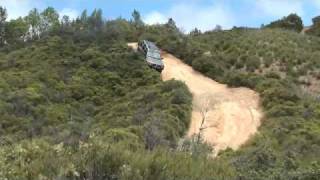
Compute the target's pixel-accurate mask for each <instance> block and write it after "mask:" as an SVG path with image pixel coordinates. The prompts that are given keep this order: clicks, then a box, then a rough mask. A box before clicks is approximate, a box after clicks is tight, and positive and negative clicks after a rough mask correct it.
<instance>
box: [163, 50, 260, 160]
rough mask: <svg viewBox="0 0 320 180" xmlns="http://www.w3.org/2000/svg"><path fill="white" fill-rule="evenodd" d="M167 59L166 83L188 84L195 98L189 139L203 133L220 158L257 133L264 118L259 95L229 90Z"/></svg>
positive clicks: (173, 58) (242, 90)
mask: <svg viewBox="0 0 320 180" xmlns="http://www.w3.org/2000/svg"><path fill="white" fill-rule="evenodd" d="M163 57H164V59H163V61H164V64H165V67H166V68H165V70H164V71H163V72H162V79H163V80H165V81H166V80H171V79H175V80H180V81H182V82H184V83H185V84H186V85H187V86H188V88H189V90H190V92H191V93H192V95H193V111H192V117H191V123H190V127H189V130H188V133H187V136H189V137H192V136H194V135H198V134H199V133H201V135H202V137H203V140H204V141H206V142H207V143H209V144H211V145H212V146H213V148H214V155H217V154H218V153H219V152H220V151H223V150H225V149H227V148H232V149H234V150H237V149H238V148H239V147H240V146H241V145H242V144H244V143H246V141H248V140H249V139H250V138H251V137H252V136H253V135H254V134H255V133H257V129H258V127H259V126H260V123H261V122H260V121H261V119H262V116H263V115H262V112H261V109H260V107H259V95H258V94H257V93H255V92H254V91H252V90H250V89H248V88H229V87H227V86H226V85H225V84H221V83H218V82H216V81H213V80H212V79H210V78H208V77H205V76H203V75H202V74H200V73H199V72H197V71H194V70H193V69H192V68H191V67H190V66H188V65H186V64H184V63H183V62H182V61H181V60H179V59H177V58H176V57H174V56H172V55H170V54H164V56H163ZM206 109H207V110H206ZM202 120H204V122H203V124H202ZM200 131H201V132H200Z"/></svg>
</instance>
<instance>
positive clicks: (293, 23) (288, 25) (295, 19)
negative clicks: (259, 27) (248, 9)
mask: <svg viewBox="0 0 320 180" xmlns="http://www.w3.org/2000/svg"><path fill="white" fill-rule="evenodd" d="M265 27H266V28H281V29H286V30H292V31H296V32H298V33H299V32H301V31H302V29H303V22H302V19H301V17H299V16H298V15H297V14H290V15H289V16H286V17H284V18H282V19H280V20H277V21H274V22H271V23H270V24H268V25H266V26H265Z"/></svg>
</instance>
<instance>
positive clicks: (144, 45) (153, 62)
mask: <svg viewBox="0 0 320 180" xmlns="http://www.w3.org/2000/svg"><path fill="white" fill-rule="evenodd" d="M138 49H139V50H140V51H141V52H143V53H144V54H145V56H146V61H147V63H148V65H149V67H151V68H154V69H156V70H157V71H159V72H161V71H162V70H163V69H164V64H163V62H162V57H161V51H160V49H159V48H158V47H157V46H156V45H155V44H154V43H153V42H150V41H146V40H143V41H141V42H139V43H138Z"/></svg>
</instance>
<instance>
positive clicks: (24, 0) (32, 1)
mask: <svg viewBox="0 0 320 180" xmlns="http://www.w3.org/2000/svg"><path fill="white" fill-rule="evenodd" d="M0 6H4V7H5V8H6V9H7V11H8V19H15V18H18V17H20V16H26V15H27V14H28V13H29V11H30V10H31V9H32V8H38V9H43V7H44V6H43V3H42V2H41V1H39V0H0Z"/></svg>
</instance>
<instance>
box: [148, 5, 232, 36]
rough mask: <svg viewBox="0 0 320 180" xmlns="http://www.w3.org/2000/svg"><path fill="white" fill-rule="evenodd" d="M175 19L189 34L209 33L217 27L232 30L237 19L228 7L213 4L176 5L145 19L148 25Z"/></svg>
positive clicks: (150, 14)
mask: <svg viewBox="0 0 320 180" xmlns="http://www.w3.org/2000/svg"><path fill="white" fill-rule="evenodd" d="M169 18H173V19H174V20H175V22H176V24H177V26H178V27H181V28H182V29H184V30H185V31H187V32H189V31H191V30H192V29H194V28H198V29H201V30H202V31H207V30H211V29H213V28H214V27H215V26H216V25H218V24H219V25H221V26H222V27H223V28H226V29H228V28H231V27H232V26H233V25H234V24H235V17H234V15H233V13H232V12H231V11H230V10H229V8H228V7H227V6H224V5H223V4H212V5H210V6H199V5H196V4H194V3H189V4H176V5H174V6H172V7H171V8H170V9H169V10H168V11H166V12H164V13H160V12H151V13H149V14H147V15H146V16H145V18H144V20H145V22H146V23H147V24H156V23H164V22H166V21H167V20H168V19H169Z"/></svg>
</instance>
